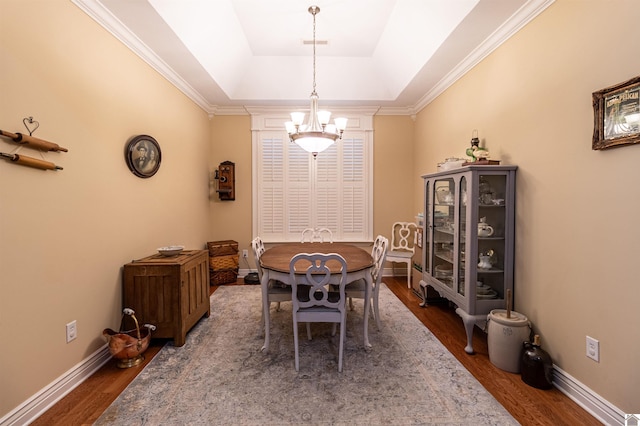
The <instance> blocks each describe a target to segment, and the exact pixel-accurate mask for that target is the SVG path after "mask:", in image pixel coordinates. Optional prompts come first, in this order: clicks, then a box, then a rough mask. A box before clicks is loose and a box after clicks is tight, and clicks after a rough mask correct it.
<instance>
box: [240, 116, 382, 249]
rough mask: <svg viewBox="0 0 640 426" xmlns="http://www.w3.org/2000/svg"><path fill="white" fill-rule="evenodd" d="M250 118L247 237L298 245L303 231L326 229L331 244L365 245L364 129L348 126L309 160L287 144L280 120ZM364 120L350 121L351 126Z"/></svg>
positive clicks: (368, 181) (367, 163)
mask: <svg viewBox="0 0 640 426" xmlns="http://www.w3.org/2000/svg"><path fill="white" fill-rule="evenodd" d="M252 120H253V163H254V165H253V171H254V173H253V177H254V178H253V192H254V194H253V201H254V202H253V224H254V231H253V235H254V236H255V235H259V236H260V237H261V238H262V239H263V240H264V241H265V242H284V241H299V240H300V236H301V233H302V231H303V230H304V229H305V228H309V227H311V228H313V227H326V228H329V229H330V230H331V231H332V233H333V239H334V241H351V242H362V241H370V240H371V238H372V234H373V231H372V228H373V224H372V217H373V214H372V209H373V200H372V193H373V191H372V185H373V176H372V164H373V162H372V151H373V150H372V140H371V139H372V132H371V131H370V129H357V128H356V129H353V130H352V129H351V128H348V129H347V131H346V132H345V133H344V135H343V138H342V140H338V141H337V142H336V143H335V144H333V145H332V146H331V147H330V148H328V149H327V150H326V151H323V152H321V153H318V155H317V157H316V158H315V159H314V158H313V156H312V155H311V154H309V153H308V152H306V151H304V150H303V149H302V148H300V147H299V146H298V145H296V144H294V143H292V142H290V140H289V137H288V135H287V133H286V132H285V131H284V129H283V128H282V123H283V122H284V121H286V116H283V117H282V118H274V117H269V116H259V117H255V116H254V117H252ZM368 122H370V120H366V119H359V120H358V119H356V120H355V123H356V124H361V123H368ZM269 124H273V125H274V127H275V126H277V127H276V129H274V130H272V129H270V128H269V127H270V126H269Z"/></svg>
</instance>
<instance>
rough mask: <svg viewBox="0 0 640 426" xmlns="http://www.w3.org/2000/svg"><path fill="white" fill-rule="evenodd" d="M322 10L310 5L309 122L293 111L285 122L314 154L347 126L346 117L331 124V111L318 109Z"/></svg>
mask: <svg viewBox="0 0 640 426" xmlns="http://www.w3.org/2000/svg"><path fill="white" fill-rule="evenodd" d="M319 12H320V8H319V7H318V6H310V7H309V13H311V14H312V15H313V91H312V92H311V108H310V111H309V122H308V123H307V124H302V123H303V122H304V112H292V113H291V121H287V122H286V123H284V125H285V128H286V129H287V133H289V138H290V139H291V142H295V143H296V144H298V145H299V146H300V147H301V148H302V149H304V150H305V151H307V152H310V153H312V154H313V158H315V157H316V155H317V154H318V153H319V152H322V151H324V150H325V149H327V148H329V147H330V146H331V145H333V143H334V142H335V141H336V139H338V138H340V139H342V133H343V132H344V130H345V129H346V128H347V119H346V118H335V119H334V124H329V119H330V118H331V112H329V111H318V94H317V93H316V15H317V14H318V13H319Z"/></svg>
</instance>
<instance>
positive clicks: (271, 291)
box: [251, 237, 291, 327]
mask: <svg viewBox="0 0 640 426" xmlns="http://www.w3.org/2000/svg"><path fill="white" fill-rule="evenodd" d="M251 248H252V249H253V257H254V260H255V262H256V268H257V269H258V278H260V283H261V285H262V267H261V266H260V256H262V253H264V250H265V249H264V243H263V241H262V238H260V237H255V238H254V239H253V240H252V241H251ZM268 286H269V288H268V289H267V294H268V297H269V307H271V303H274V302H275V303H277V304H278V305H277V307H276V310H278V311H279V310H280V302H288V301H290V300H291V289H290V288H289V286H287V285H285V284H283V283H281V282H280V281H276V280H269V284H268ZM261 326H262V327H264V312H263V313H262V322H261Z"/></svg>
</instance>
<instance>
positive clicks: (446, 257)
mask: <svg viewBox="0 0 640 426" xmlns="http://www.w3.org/2000/svg"><path fill="white" fill-rule="evenodd" d="M432 191H433V198H432V199H433V200H434V202H433V212H432V217H433V249H432V251H431V253H430V255H431V262H430V265H432V267H433V270H432V271H431V273H432V274H433V277H434V278H436V279H437V280H438V281H440V282H441V283H443V284H444V285H446V286H447V287H449V288H450V289H453V288H454V284H453V250H454V230H455V210H454V208H455V204H456V203H455V201H456V192H455V183H454V180H453V179H452V178H446V179H444V178H443V179H439V180H435V181H434V183H433V188H432Z"/></svg>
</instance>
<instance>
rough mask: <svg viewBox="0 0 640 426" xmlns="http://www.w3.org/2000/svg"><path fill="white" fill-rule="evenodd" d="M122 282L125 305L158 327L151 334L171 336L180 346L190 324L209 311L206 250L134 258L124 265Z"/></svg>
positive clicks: (142, 321)
mask: <svg viewBox="0 0 640 426" xmlns="http://www.w3.org/2000/svg"><path fill="white" fill-rule="evenodd" d="M122 286H123V289H122V293H123V304H124V307H128V308H131V309H133V310H134V311H135V312H136V316H137V317H138V319H139V320H140V322H141V323H149V324H153V325H155V326H156V327H157V328H156V330H155V331H154V332H153V333H152V337H165V338H173V340H174V345H175V346H182V345H184V343H185V337H186V334H187V332H188V331H189V330H190V329H191V327H193V326H194V325H195V324H196V323H197V322H198V321H199V320H200V318H202V317H203V316H206V317H208V316H209V313H210V302H209V257H208V253H207V251H206V250H185V251H183V252H182V253H181V254H179V255H177V256H171V257H165V256H162V255H160V254H155V255H153V256H149V257H145V258H143V259H139V260H134V261H132V262H131V263H128V264H126V265H124V271H123V281H122Z"/></svg>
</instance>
